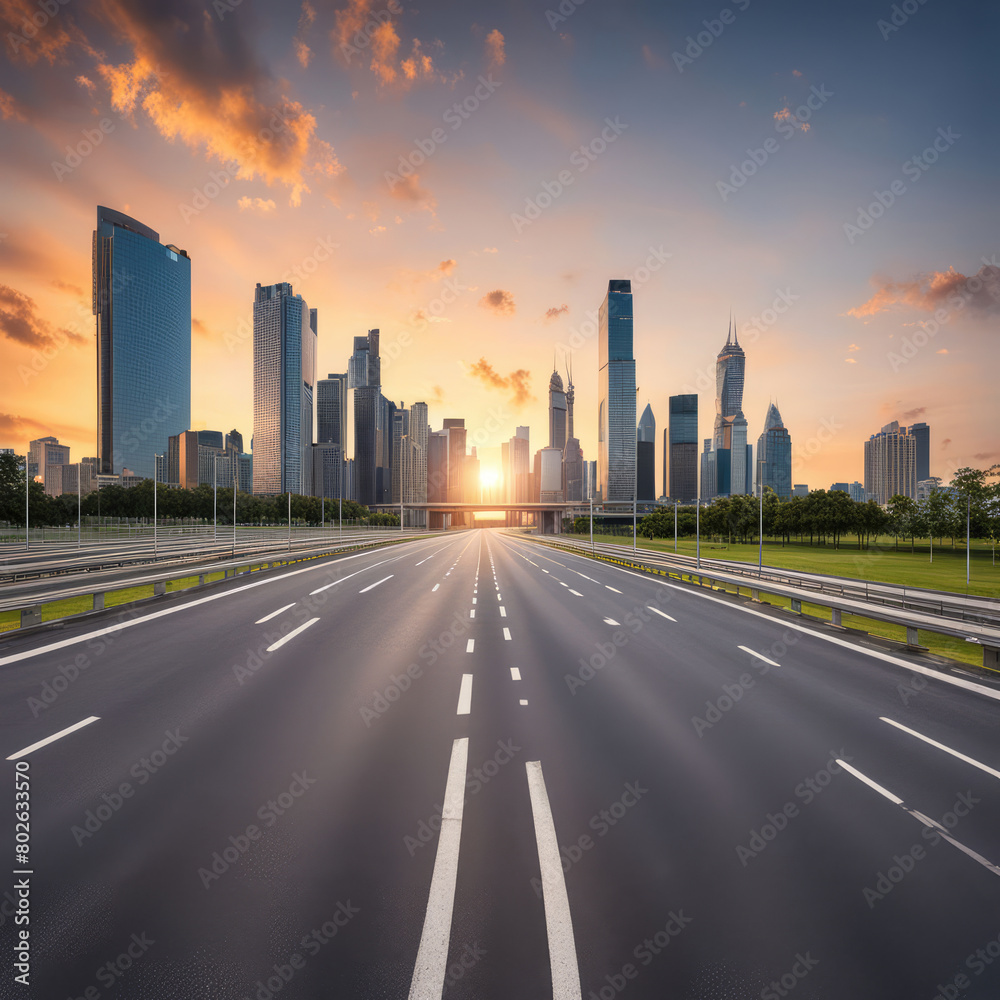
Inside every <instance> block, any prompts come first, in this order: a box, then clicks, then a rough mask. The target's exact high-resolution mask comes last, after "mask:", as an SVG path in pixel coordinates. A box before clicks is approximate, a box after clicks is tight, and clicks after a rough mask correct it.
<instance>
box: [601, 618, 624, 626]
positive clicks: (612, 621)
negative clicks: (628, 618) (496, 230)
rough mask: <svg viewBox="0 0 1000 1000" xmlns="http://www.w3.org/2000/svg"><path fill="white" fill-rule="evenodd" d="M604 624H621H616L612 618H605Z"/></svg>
mask: <svg viewBox="0 0 1000 1000" xmlns="http://www.w3.org/2000/svg"><path fill="white" fill-rule="evenodd" d="M604 624H605V625H621V622H616V621H615V620H614V618H605V619H604Z"/></svg>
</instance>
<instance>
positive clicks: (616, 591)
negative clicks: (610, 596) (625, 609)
mask: <svg viewBox="0 0 1000 1000" xmlns="http://www.w3.org/2000/svg"><path fill="white" fill-rule="evenodd" d="M604 586H605V587H606V588H607V589H608V590H613V591H614V592H615V593H616V594H620V593H621V591H620V590H619V589H618V588H617V587H612V586H609V585H608V584H605V585H604Z"/></svg>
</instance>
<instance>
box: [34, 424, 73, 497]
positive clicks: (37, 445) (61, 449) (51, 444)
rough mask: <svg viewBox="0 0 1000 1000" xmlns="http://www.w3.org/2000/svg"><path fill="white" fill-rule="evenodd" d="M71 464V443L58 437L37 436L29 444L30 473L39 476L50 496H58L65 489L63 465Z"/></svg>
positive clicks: (35, 476)
mask: <svg viewBox="0 0 1000 1000" xmlns="http://www.w3.org/2000/svg"><path fill="white" fill-rule="evenodd" d="M64 465H69V445H68V444H60V443H59V440H58V438H54V437H43V438H37V439H36V440H34V441H31V442H29V444H28V475H29V477H30V478H31V479H37V478H38V477H39V476H40V477H41V479H42V482H43V484H44V485H45V492H46V493H48V495H49V496H50V497H57V496H59V495H60V494H61V493H62V490H63V485H62V483H63V479H62V466H64Z"/></svg>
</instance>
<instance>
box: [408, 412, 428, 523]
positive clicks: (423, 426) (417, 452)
mask: <svg viewBox="0 0 1000 1000" xmlns="http://www.w3.org/2000/svg"><path fill="white" fill-rule="evenodd" d="M429 431H430V428H429V426H428V424H427V404H426V403H414V404H413V405H412V406H411V407H410V419H409V431H408V433H407V435H406V437H405V438H404V440H403V502H404V503H426V502H427V442H428V436H429ZM408 517H409V524H411V525H412V526H414V527H423V526H425V525H426V524H427V513H426V511H422V510H421V511H412V512H411V513H410V514H409V515H408Z"/></svg>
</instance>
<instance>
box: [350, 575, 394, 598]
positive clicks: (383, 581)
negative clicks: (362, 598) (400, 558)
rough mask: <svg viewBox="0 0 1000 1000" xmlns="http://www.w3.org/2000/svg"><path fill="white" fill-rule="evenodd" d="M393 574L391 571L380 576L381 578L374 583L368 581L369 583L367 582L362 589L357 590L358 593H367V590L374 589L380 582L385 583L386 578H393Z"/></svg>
mask: <svg viewBox="0 0 1000 1000" xmlns="http://www.w3.org/2000/svg"><path fill="white" fill-rule="evenodd" d="M394 575H395V574H393V573H390V574H389V575H388V576H384V577H382V579H381V580H378V581H377V582H376V583H370V584H369V585H368V586H367V587H365V589H364V590H359V591H358V593H359V594H367V593H368V591H369V590H374V589H375V588H376V587H378V586H379V585H380V584H383V583H385V581H386V580H391V579H392V578H393V576H394Z"/></svg>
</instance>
